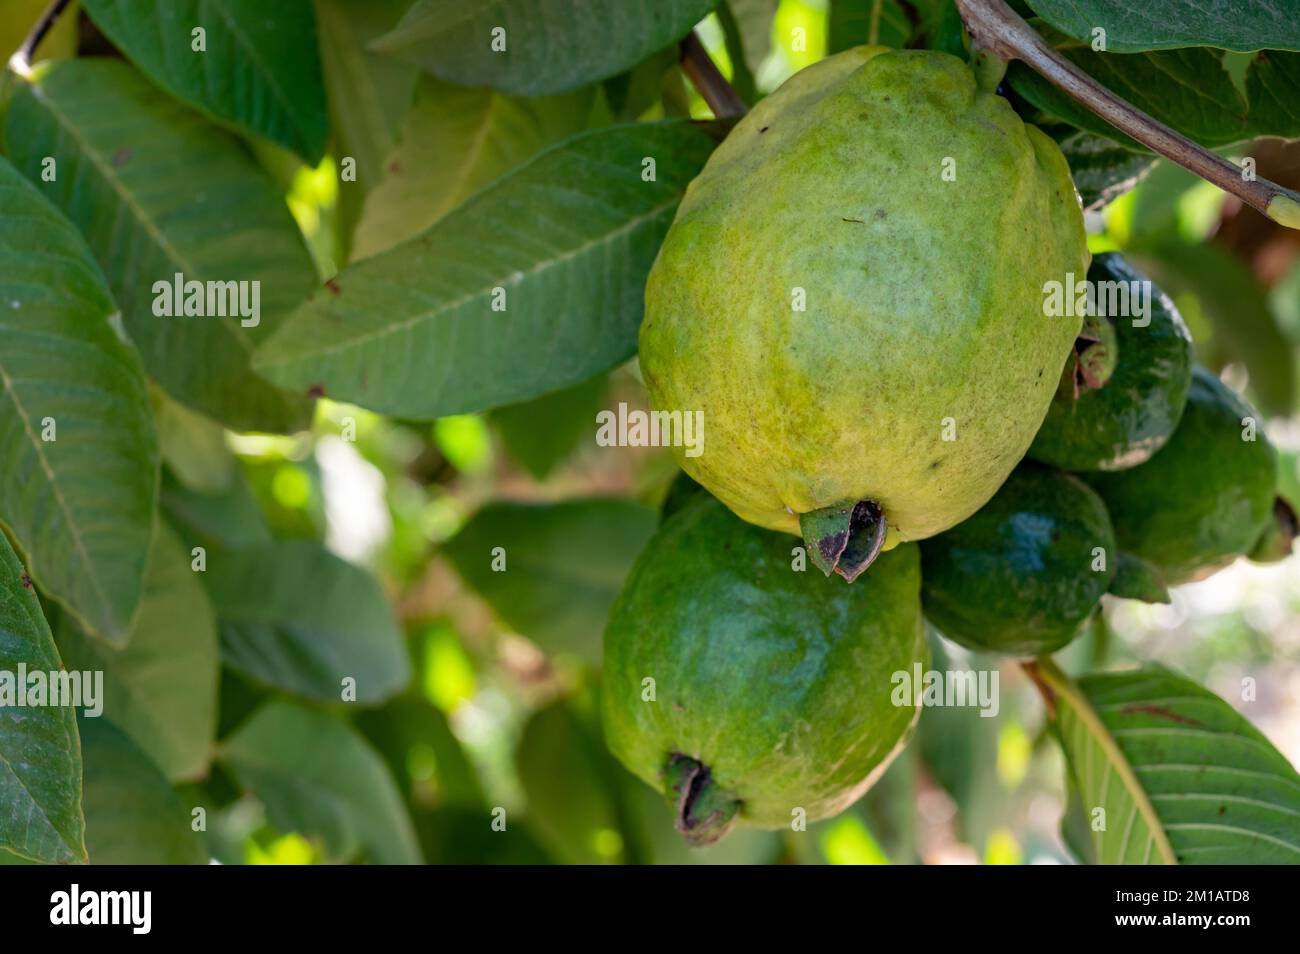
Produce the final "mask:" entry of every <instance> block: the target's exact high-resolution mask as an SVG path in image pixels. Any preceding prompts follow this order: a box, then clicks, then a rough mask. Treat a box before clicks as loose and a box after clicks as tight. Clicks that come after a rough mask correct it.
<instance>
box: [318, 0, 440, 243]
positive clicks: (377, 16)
mask: <svg viewBox="0 0 1300 954" xmlns="http://www.w3.org/2000/svg"><path fill="white" fill-rule="evenodd" d="M408 6H409V2H408V0H316V24H317V30H318V32H319V34H320V49H321V65H322V67H323V69H324V73H325V89H326V91H327V92H328V93H329V104H330V118H331V123H332V125H333V127H334V154H335V158H336V159H338V160H339V162H340V163H342V162H343V161H344V160H346V159H349V158H351V159H354V160H355V161H356V164H357V168H356V180H355V181H350V180H348V179H346V178H342V177H341V178H340V181H339V193H338V209H337V211H338V215H339V216H340V219H341V222H340V224H339V230H340V237H341V239H342V246H343V251H342V254H341V260H342V261H347V260H348V259H349V257H350V246H351V242H352V233H353V231H354V229H355V228H356V224H357V222H358V220H359V219H360V218H361V208H362V203H363V202H364V200H365V197H366V196H367V195H369V194H370V191H371V190H372V189H374V187H375V186H377V185H378V184H379V183H380V181H381V180H382V179H383V176H384V163H385V161H386V160H387V158H388V155H389V153H391V152H392V151H393V148H394V147H395V146H396V145H397V132H398V129H399V127H400V125H401V122H402V117H403V116H404V115H405V114H406V111H407V109H408V107H409V106H410V105H411V96H412V94H413V93H414V91H415V80H416V76H417V74H418V71H417V70H416V68H415V67H414V66H411V65H409V64H407V63H402V62H399V61H397V60H394V59H392V58H391V57H384V56H379V55H378V54H375V53H371V52H369V51H368V50H367V49H366V46H367V45H368V44H369V43H370V42H371V41H372V40H374V39H376V38H377V37H379V36H381V35H383V34H384V33H387V32H388V31H389V30H390V29H392V28H393V26H395V25H396V24H397V21H398V20H399V19H400V18H401V16H402V13H403V12H404V11H405V10H406V8H407V7H408Z"/></svg>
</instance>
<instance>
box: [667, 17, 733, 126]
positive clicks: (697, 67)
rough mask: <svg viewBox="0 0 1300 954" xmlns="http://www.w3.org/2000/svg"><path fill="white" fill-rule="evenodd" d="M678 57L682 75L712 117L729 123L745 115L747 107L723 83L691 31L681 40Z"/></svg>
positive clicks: (730, 88) (722, 78)
mask: <svg viewBox="0 0 1300 954" xmlns="http://www.w3.org/2000/svg"><path fill="white" fill-rule="evenodd" d="M681 56H682V59H681V64H682V72H684V73H685V74H686V77H687V79H689V80H690V81H691V85H693V86H694V87H695V89H696V90H697V91H698V92H699V94H700V97H701V98H702V99H703V100H704V101H705V102H706V103H708V104H709V109H711V110H713V115H714V116H716V117H717V118H718V119H733V118H735V117H737V116H743V115H745V112H746V111H747V110H748V109H749V107H748V106H746V105H745V101H744V100H743V99H741V98H740V94H739V93H737V92H736V90H735V89H734V88H733V87H732V85H731V84H730V83H729V82H727V78H726V77H725V76H723V75H722V73H721V71H720V70H719V69H718V67H717V64H716V63H714V62H713V58H712V57H710V56H709V51H708V50H706V49H705V48H704V44H703V43H701V42H700V37H699V35H698V34H697V33H696V32H695V31H694V30H692V31H691V32H690V33H688V34H687V35H686V38H685V39H683V40H682V46H681Z"/></svg>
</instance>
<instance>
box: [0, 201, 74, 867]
mask: <svg viewBox="0 0 1300 954" xmlns="http://www.w3.org/2000/svg"><path fill="white" fill-rule="evenodd" d="M0 221H3V220H2V219H0ZM24 580H25V574H24V571H23V565H22V564H21V563H20V562H18V556H17V555H16V554H15V553H14V551H13V549H12V548H11V547H10V546H9V542H8V541H7V540H6V539H5V537H4V534H0V693H3V694H4V695H3V696H0V698H4V697H7V696H9V694H10V693H11V692H13V693H16V692H17V689H18V685H17V683H18V674H19V670H18V667H19V666H25V667H26V672H28V673H36V672H42V673H51V672H57V671H58V670H59V669H61V668H62V664H61V663H60V661H59V654H58V651H57V650H56V649H55V648H54V638H53V637H52V636H51V635H50V627H49V625H48V624H46V622H45V617H44V616H43V615H41V606H40V601H39V600H37V598H36V592H35V590H34V589H33V588H32V587H31V586H30V585H29V584H25V583H24ZM11 679H12V683H10V680H11ZM5 683H9V684H8V685H6V684H5ZM84 834H85V824H84V821H83V819H82V814H81V745H80V743H79V741H78V737H77V719H76V714H75V712H74V710H73V709H72V707H70V706H51V705H42V706H28V707H24V708H20V707H18V705H17V700H16V699H13V698H5V704H4V705H0V849H4V848H7V849H9V850H11V851H13V852H15V853H17V854H18V855H21V856H22V857H24V858H31V859H34V860H37V861H49V862H69V861H84V860H85V858H86V847H85V844H84V841H83V839H84Z"/></svg>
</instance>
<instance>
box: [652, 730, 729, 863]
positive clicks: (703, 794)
mask: <svg viewBox="0 0 1300 954" xmlns="http://www.w3.org/2000/svg"><path fill="white" fill-rule="evenodd" d="M664 774H665V775H666V776H667V780H668V796H669V798H671V799H672V800H673V805H674V806H675V808H676V816H677V817H676V821H675V824H676V827H677V830H678V831H679V832H681V833H682V835H683V837H685V839H686V841H687V842H688V843H689V844H690V845H692V846H693V847H696V848H701V847H703V846H705V845H711V844H713V843H714V842H715V841H717V840H718V839H719V838H721V837H722V836H723V835H725V834H726V833H727V832H728V831H730V830H731V826H732V825H733V824H735V821H736V813H737V812H738V811H739V810H740V802H739V800H737V799H736V798H734V797H732V795H731V794H730V793H728V792H724V791H723V790H722V789H720V788H719V787H718V785H717V783H716V782H714V781H713V776H712V773H711V772H710V771H709V767H708V766H707V765H704V764H703V763H701V762H699V761H697V760H696V759H693V758H691V757H690V756H688V755H682V754H681V753H680V752H675V753H673V754H672V755H670V756H669V757H668V765H667V767H666V769H665V772H664Z"/></svg>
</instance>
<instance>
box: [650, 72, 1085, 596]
mask: <svg viewBox="0 0 1300 954" xmlns="http://www.w3.org/2000/svg"><path fill="white" fill-rule="evenodd" d="M1088 261H1089V254H1088V250H1087V246H1086V243H1085V240H1084V231H1083V218H1082V214H1081V212H1080V209H1079V203H1078V199H1077V196H1076V193H1075V190H1074V186H1073V183H1072V182H1071V179H1070V175H1069V171H1068V169H1067V167H1066V163H1065V159H1064V157H1063V156H1062V155H1061V152H1060V150H1059V149H1058V148H1057V146H1056V145H1055V144H1054V143H1053V142H1052V141H1051V140H1050V139H1049V138H1048V137H1047V136H1045V135H1044V134H1043V133H1041V132H1040V131H1039V130H1037V129H1035V128H1033V127H1032V126H1026V125H1025V124H1024V123H1023V122H1021V120H1020V118H1019V117H1018V116H1017V115H1016V114H1015V112H1014V111H1013V110H1012V108H1011V106H1010V104H1008V103H1007V101H1006V100H1005V99H1003V98H1002V97H1000V96H998V95H996V94H995V93H994V92H992V91H988V90H984V89H981V88H979V86H978V85H977V83H976V78H975V74H974V73H973V72H972V70H971V68H970V67H969V66H968V65H967V64H965V63H963V62H962V61H961V60H959V59H957V58H955V57H953V56H950V55H948V54H944V53H937V52H931V51H920V50H886V49H883V48H879V47H860V48H857V49H852V50H848V51H846V52H844V53H840V54H838V55H836V56H832V57H830V58H828V59H826V60H823V61H821V62H819V63H817V64H815V65H813V66H810V67H808V68H807V69H805V70H803V71H802V72H800V73H798V74H796V75H795V76H793V77H791V79H790V80H789V81H787V82H786V83H785V84H784V85H783V86H782V87H781V88H780V89H779V90H777V91H776V92H775V93H773V94H772V95H771V96H769V97H767V98H766V99H764V100H763V101H761V102H760V103H759V104H758V105H757V106H756V107H755V108H754V110H753V111H752V112H750V113H749V114H748V115H747V116H746V117H745V118H744V119H743V120H741V122H740V123H739V124H738V125H737V126H736V127H735V129H734V130H732V132H731V134H730V135H729V136H728V137H727V139H726V140H725V141H724V142H723V143H722V145H721V146H720V147H719V148H718V149H717V151H716V152H715V153H714V154H713V156H712V157H711V158H710V160H709V162H708V164H707V165H706V166H705V167H704V170H703V171H702V172H701V173H700V175H699V177H698V178H696V180H695V181H694V182H693V183H692V184H691V185H690V187H689V188H688V189H687V192H686V195H685V197H684V199H683V201H682V203H681V207H680V208H679V209H678V212H677V216H676V219H675V220H674V223H673V225H672V227H671V229H670V230H669V232H668V235H667V238H666V240H665V241H664V244H663V246H662V248H661V250H660V252H659V256H658V258H657V260H656V262H655V265H654V268H653V269H652V271H651V274H650V277H649V281H648V284H647V287H646V313H645V320H644V322H643V324H642V326H641V341H640V356H641V369H642V372H643V374H644V378H645V382H646V385H647V388H648V390H649V393H650V398H651V403H652V404H653V406H654V407H655V408H656V409H659V410H665V411H672V410H682V411H687V410H690V411H702V412H703V415H704V417H703V420H704V442H703V452H702V453H701V454H700V455H699V456H692V457H688V456H686V455H685V454H684V453H683V452H682V449H680V448H679V449H678V451H677V453H678V460H679V463H680V464H681V466H682V468H683V469H684V470H686V472H687V473H689V474H690V475H691V476H692V477H693V478H694V479H695V480H697V481H699V482H700V483H701V484H703V485H704V486H705V487H706V488H707V489H708V490H710V491H711V492H712V493H713V494H714V495H715V496H717V497H718V498H719V499H720V500H722V501H723V502H724V503H725V504H726V505H727V506H728V507H730V508H731V509H732V510H733V511H734V512H735V513H736V514H738V515H739V516H741V517H743V518H744V519H745V520H748V521H749V522H751V523H755V524H758V525H759V526H763V527H767V528H770V529H774V530H783V531H786V532H789V533H802V534H803V536H804V537H805V539H806V540H808V542H809V544H810V555H811V556H812V557H813V559H814V561H815V562H816V563H817V564H818V566H820V567H821V568H822V569H823V570H824V571H825V572H827V573H829V572H831V570H832V569H836V570H838V571H839V572H841V573H842V574H843V575H845V576H846V577H849V578H850V579H851V578H852V577H853V576H854V575H856V573H857V572H860V570H861V569H862V568H863V567H865V566H866V565H867V563H869V562H870V560H871V558H872V557H873V556H874V555H875V553H876V552H877V551H878V550H879V549H880V548H881V546H882V544H883V546H884V547H885V548H886V549H887V548H889V547H891V546H893V545H895V544H897V543H899V542H901V541H904V540H919V539H923V538H925V537H929V536H932V535H933V534H936V533H939V532H941V531H943V530H946V529H947V528H948V527H951V526H953V525H954V524H956V523H958V522H960V521H961V520H963V519H965V518H966V517H968V516H970V515H971V514H972V513H974V512H975V511H976V510H977V509H979V507H980V506H981V505H982V504H983V503H984V502H985V501H987V500H988V499H989V498H990V497H991V496H992V495H993V493H994V492H995V491H996V490H997V489H998V487H999V486H1001V484H1002V482H1003V481H1004V480H1005V479H1006V477H1007V475H1008V474H1009V473H1011V470H1012V468H1013V467H1015V465H1016V463H1017V462H1018V461H1019V460H1020V459H1021V457H1022V456H1023V455H1024V453H1025V451H1026V449H1027V448H1028V447H1029V444H1030V442H1031V441H1032V440H1033V437H1034V433H1035V431H1036V430H1037V429H1038V426H1039V424H1040V423H1041V422H1042V420H1043V416H1044V414H1045V413H1046V411H1047V407H1048V404H1049V403H1050V402H1051V399H1052V395H1053V393H1054V392H1055V390H1056V387H1057V382H1058V380H1059V379H1060V374H1061V369H1062V367H1063V365H1064V364H1065V360H1066V357H1067V356H1068V355H1069V354H1070V351H1071V348H1072V347H1073V345H1074V342H1075V338H1076V336H1077V334H1078V332H1079V328H1080V324H1081V320H1082V319H1081V318H1080V317H1077V316H1068V317H1062V316H1056V315H1048V314H1047V313H1046V312H1047V309H1046V307H1045V303H1044V300H1045V294H1044V286H1045V284H1046V283H1048V282H1065V281H1066V280H1067V273H1071V272H1073V273H1074V275H1075V276H1076V278H1077V279H1078V280H1081V279H1082V278H1083V276H1084V274H1085V272H1086V270H1087V267H1088ZM886 528H887V530H886Z"/></svg>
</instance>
